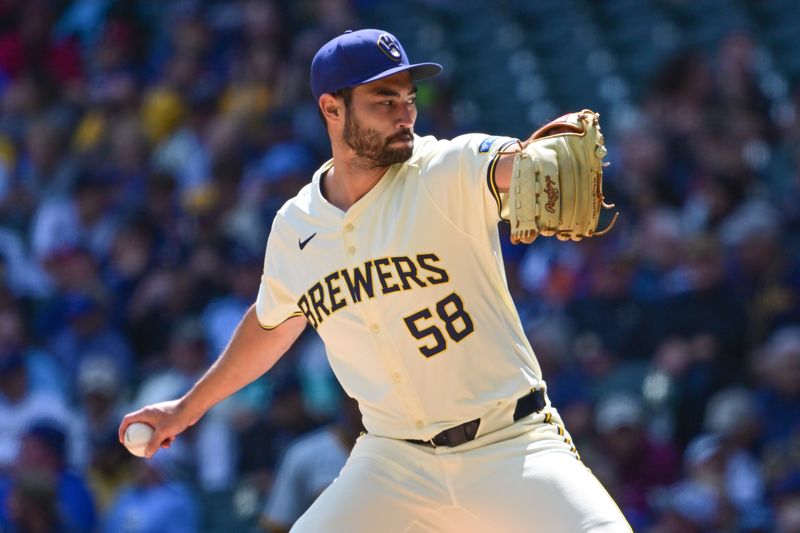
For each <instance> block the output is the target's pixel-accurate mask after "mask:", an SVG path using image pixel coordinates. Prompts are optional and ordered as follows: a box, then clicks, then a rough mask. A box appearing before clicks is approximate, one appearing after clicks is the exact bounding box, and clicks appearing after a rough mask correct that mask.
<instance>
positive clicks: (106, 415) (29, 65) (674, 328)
mask: <svg viewBox="0 0 800 533" xmlns="http://www.w3.org/2000/svg"><path fill="white" fill-rule="evenodd" d="M368 4H369V2H358V1H355V0H302V1H297V2H291V3H290V2H280V1H278V0H228V1H223V0H218V1H209V2H199V1H184V0H176V1H173V2H164V1H161V2H158V1H155V0H141V1H137V2H122V1H112V0H75V1H72V2H66V1H62V2H58V1H49V0H26V1H25V2H18V1H15V0H0V531H9V532H22V531H31V532H39V531H48V532H49V531H70V532H72V531H107V532H118V531H127V532H158V531H169V532H175V531H178V532H181V531H186V532H191V531H253V530H269V531H285V530H288V528H289V526H291V524H292V523H293V521H294V520H295V519H296V518H297V516H299V514H300V513H302V511H303V510H304V509H305V508H306V507H307V506H308V505H309V504H310V502H311V501H313V499H314V497H315V496H316V495H317V494H318V493H319V492H320V491H321V490H322V489H323V488H324V487H325V486H326V484H327V483H329V482H330V480H331V479H333V477H335V475H336V473H337V472H338V468H340V466H341V464H342V463H343V461H344V458H345V457H346V455H347V452H348V449H349V446H350V445H351V444H352V442H353V440H354V438H355V436H356V435H358V431H359V429H360V428H359V422H358V416H357V411H355V410H354V409H353V405H352V402H348V401H347V399H346V398H345V397H344V395H343V393H342V392H341V391H340V390H339V388H338V386H337V385H336V383H335V380H334V378H333V376H332V374H331V372H330V369H329V367H328V366H327V362H326V359H325V353H324V348H323V347H322V346H321V345H320V342H319V340H318V338H317V337H316V336H315V335H314V334H313V333H310V332H307V334H305V335H304V337H302V338H301V341H300V343H299V344H298V345H296V346H295V347H294V348H293V349H292V350H291V351H290V352H289V353H288V354H287V355H286V356H285V357H284V358H283V359H282V360H281V361H280V362H279V364H278V365H277V366H276V367H275V368H274V369H273V370H272V371H270V372H269V373H268V374H267V375H266V376H264V377H263V378H261V379H259V380H257V381H256V382H255V383H253V384H252V385H250V386H248V387H246V388H245V389H243V390H242V391H240V392H239V393H237V394H236V395H234V396H233V397H231V398H230V399H228V400H226V401H225V402H223V403H222V404H220V405H218V406H217V407H215V408H214V409H213V410H212V411H211V412H210V413H209V414H208V415H207V416H206V417H205V418H203V419H202V421H201V422H200V423H198V424H197V425H196V426H194V427H193V428H191V429H190V430H189V431H187V433H186V434H185V435H182V436H181V437H180V438H179V439H178V440H177V441H176V443H175V445H174V446H173V447H172V448H170V449H169V450H162V451H161V452H159V453H158V454H157V455H156V456H155V458H154V459H152V460H149V461H145V460H140V459H136V458H133V457H132V456H130V455H129V454H128V453H127V452H126V451H125V449H124V448H122V446H121V445H120V444H119V442H118V440H117V426H118V424H119V422H120V419H121V416H122V414H124V412H126V411H127V410H130V409H135V408H138V407H140V406H142V405H144V404H147V403H152V402H156V401H161V400H166V399H171V398H174V397H177V396H179V395H180V394H182V393H183V392H185V391H186V390H187V389H188V388H189V387H190V386H191V384H192V383H193V382H194V380H196V379H197V378H198V377H199V376H200V375H201V374H202V372H203V371H204V370H205V369H206V368H207V367H208V365H209V364H210V363H211V362H212V361H213V360H214V358H215V357H216V356H217V355H218V354H219V353H220V351H221V350H222V349H223V348H224V346H225V345H226V343H227V341H228V339H229V338H230V336H231V333H232V331H233V328H234V327H235V325H236V324H237V322H238V320H239V319H240V318H241V316H242V314H243V312H244V311H245V310H246V309H247V308H248V306H249V305H250V304H251V303H252V302H253V301H254V298H255V295H256V293H257V289H258V284H259V279H260V274H261V270H262V261H263V253H264V245H265V243H266V238H267V235H268V232H269V228H270V226H271V221H272V218H273V216H274V213H275V211H276V210H277V209H278V207H279V206H280V205H282V203H283V202H284V201H285V200H286V199H287V198H289V197H291V196H292V195H293V194H294V193H295V192H296V191H297V190H298V189H299V188H300V187H301V186H302V185H304V184H305V183H306V182H307V181H308V180H309V179H310V176H311V173H312V172H313V171H314V170H315V169H316V168H317V166H318V165H319V164H320V163H321V162H322V161H324V160H325V159H327V158H328V157H329V151H328V146H327V136H326V134H325V131H324V129H323V127H322V125H321V123H320V121H319V117H318V116H317V111H316V107H315V104H314V102H313V101H312V99H311V95H310V91H309V89H308V70H309V65H310V60H311V57H313V54H314V52H315V51H316V50H317V48H318V47H319V46H320V45H321V44H323V43H324V42H326V41H327V40H328V39H329V38H331V37H332V36H335V35H337V34H339V33H341V32H342V31H344V30H346V29H352V28H358V27H363V26H368V25H374V26H377V25H378V24H383V26H384V27H386V28H387V29H388V30H390V31H391V21H374V20H371V19H369V17H368V13H369V9H368V7H367V5H368ZM400 38H401V40H404V41H405V40H407V39H409V38H413V36H405V35H401V36H400ZM758 45H759V42H758V36H754V35H748V34H746V33H735V34H731V35H729V36H727V37H726V38H725V39H723V41H721V42H720V43H719V46H718V47H717V48H716V49H714V50H686V51H681V52H679V53H677V54H675V55H674V56H673V57H670V58H669V60H668V61H666V62H665V63H664V64H663V65H661V66H660V68H659V69H658V71H657V73H656V75H655V76H653V78H652V79H651V80H649V82H648V84H647V88H646V90H645V91H644V92H643V93H642V94H641V95H640V96H639V98H638V99H637V102H636V104H637V105H636V107H635V108H634V109H633V110H631V111H630V113H632V114H631V116H629V117H627V120H622V121H619V122H620V126H619V127H617V128H615V129H614V130H613V131H608V132H607V135H606V137H607V143H608V145H609V152H610V160H611V163H612V164H611V166H610V167H609V168H608V169H607V173H606V183H605V188H606V196H607V198H608V199H609V200H611V201H614V202H616V203H617V207H618V209H619V210H620V211H621V213H622V215H621V217H620V220H619V222H618V223H617V226H616V227H615V229H614V230H613V231H612V232H611V233H610V234H609V235H607V236H605V237H602V238H598V239H592V240H586V241H583V242H581V243H562V242H560V241H556V240H553V239H544V238H542V239H539V240H538V241H536V242H535V243H534V244H533V245H531V246H528V247H525V246H511V245H510V244H509V245H507V246H506V248H505V250H504V254H505V259H506V264H507V269H508V281H509V285H510V287H511V290H512V293H513V295H514V297H515V299H516V301H517V304H518V307H519V310H520V314H521V316H522V319H523V322H524V324H525V325H526V328H527V330H528V332H529V337H530V339H531V342H532V345H533V347H534V350H535V351H536V354H537V357H538V358H539V361H540V363H541V365H542V369H543V372H544V375H545V378H546V380H547V383H548V389H549V395H550V397H551V399H552V401H553V403H554V405H555V406H556V407H557V408H558V409H559V410H560V411H561V413H562V416H563V417H564V419H565V421H566V425H567V427H568V428H569V429H570V432H571V433H572V435H573V437H574V441H575V442H576V444H577V447H578V450H579V452H580V453H581V456H582V459H583V461H584V463H585V464H586V465H587V466H588V467H590V468H591V469H592V470H593V471H594V472H595V473H596V475H597V476H598V477H599V478H600V479H601V480H602V481H603V482H604V484H605V485H606V486H607V487H608V489H609V491H610V492H611V494H612V495H613V496H614V497H615V499H616V500H617V502H618V503H619V505H620V507H621V508H622V510H623V512H624V513H625V514H626V516H627V517H628V518H629V520H630V521H631V523H632V525H633V526H634V530H636V531H649V532H652V533H672V532H675V533H678V532H689V533H691V532H711V531H735V532H761V531H777V532H780V533H793V532H800V239H799V238H798V229H800V207H799V206H800V117H798V115H797V109H798V106H800V91H798V90H797V84H795V85H794V87H793V90H794V91H795V92H794V93H793V94H794V95H795V98H794V99H793V100H792V101H790V102H789V103H788V104H784V105H782V106H776V105H774V103H773V102H771V101H770V100H769V98H767V96H766V95H765V94H764V90H763V87H762V86H760V84H759V83H758V81H757V79H756V77H755V75H754V72H755V63H756V61H757V48H758ZM412 59H413V58H412ZM450 67H451V65H445V68H450ZM450 83H451V82H449V81H448V78H447V77H444V78H443V79H442V80H439V81H437V82H434V83H431V84H430V85H429V87H428V89H426V90H425V91H423V92H421V94H420V99H419V106H420V121H419V123H418V130H419V131H420V133H423V134H434V135H438V136H443V137H449V136H452V135H456V134H458V133H461V132H465V131H463V130H464V129H465V128H466V127H467V126H469V129H470V130H472V131H480V130H481V126H480V124H470V125H463V124H462V125H459V124H456V123H454V122H453V120H452V119H451V118H450V117H451V115H452V109H451V106H452V97H453V95H454V94H458V93H459V91H465V90H468V87H466V88H461V87H452V86H450V85H449V84H450ZM563 111H569V110H563ZM600 111H604V110H602V109H601V110H600ZM606 116H607V115H606ZM538 126H539V124H531V125H530V129H531V131H532V130H533V129H535V128H536V127H538ZM490 133H497V134H508V133H511V132H490ZM505 232H507V228H505V227H503V226H502V225H501V233H505Z"/></svg>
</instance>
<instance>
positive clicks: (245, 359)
mask: <svg viewBox="0 0 800 533" xmlns="http://www.w3.org/2000/svg"><path fill="white" fill-rule="evenodd" d="M305 324H306V323H305V320H303V319H301V318H290V319H289V320H287V321H286V322H284V323H283V324H281V325H280V326H279V327H277V328H275V329H272V330H265V329H263V328H262V327H261V326H260V325H259V323H258V318H257V317H256V311H255V306H251V307H250V309H249V310H248V311H247V312H246V313H245V315H244V317H243V318H242V321H241V322H240V323H239V325H238V327H237V328H236V331H235V332H234V334H233V337H232V338H231V341H230V342H229V343H228V346H227V347H226V348H225V350H223V352H222V354H221V355H220V356H219V358H218V359H217V360H216V362H214V364H213V365H212V366H211V368H209V369H208V371H206V373H205V374H204V375H203V377H202V378H200V380H199V381H198V382H197V383H195V385H194V386H193V387H192V389H191V390H190V391H189V392H187V393H186V395H185V396H184V397H183V398H181V401H180V409H181V410H183V411H184V412H185V414H186V416H188V417H189V418H190V419H191V423H194V422H196V421H197V420H198V419H199V418H200V417H201V416H203V415H204V414H205V413H206V412H207V411H208V410H209V409H211V408H212V407H213V406H214V405H216V404H217V403H219V402H221V401H222V400H224V399H225V398H227V397H228V396H230V395H231V394H234V393H235V392H236V391H238V390H239V389H241V388H242V387H244V386H246V385H248V384H249V383H251V382H252V381H254V380H256V379H257V378H258V377H260V376H261V375H262V374H264V372H266V371H267V370H269V369H270V368H272V366H273V365H274V364H275V363H276V362H277V361H278V360H279V359H280V358H281V356H283V354H284V353H286V351H287V350H288V349H289V348H290V347H291V345H292V344H293V343H294V341H295V340H297V338H298V337H299V336H300V333H302V331H303V329H304V328H305Z"/></svg>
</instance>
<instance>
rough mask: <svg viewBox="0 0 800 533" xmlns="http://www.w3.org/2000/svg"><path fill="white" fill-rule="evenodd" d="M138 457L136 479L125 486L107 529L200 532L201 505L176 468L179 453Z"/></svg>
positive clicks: (110, 513)
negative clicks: (150, 457) (146, 457)
mask: <svg viewBox="0 0 800 533" xmlns="http://www.w3.org/2000/svg"><path fill="white" fill-rule="evenodd" d="M166 451H167V453H163V454H159V455H160V457H158V458H155V457H154V458H153V460H149V459H148V460H144V459H139V460H136V466H135V473H134V479H133V481H132V483H130V485H129V486H128V487H126V488H124V489H122V490H121V491H120V493H119V496H118V497H117V498H116V500H115V501H114V503H113V504H112V506H111V508H110V509H109V511H108V515H107V516H106V519H105V521H104V524H103V527H102V531H103V532H104V533H118V532H120V531H125V532H126V533H196V532H199V531H201V527H200V508H199V506H198V502H197V499H196V498H195V497H194V496H193V495H192V492H191V490H190V489H189V487H188V486H187V484H186V483H184V482H182V481H178V478H177V476H176V474H175V472H174V466H175V465H174V461H175V455H176V454H175V453H174V452H173V453H170V452H172V450H166Z"/></svg>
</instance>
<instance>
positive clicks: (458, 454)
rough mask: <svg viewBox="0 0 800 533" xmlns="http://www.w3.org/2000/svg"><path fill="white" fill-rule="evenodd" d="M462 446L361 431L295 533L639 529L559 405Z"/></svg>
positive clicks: (599, 532) (603, 532)
mask: <svg viewBox="0 0 800 533" xmlns="http://www.w3.org/2000/svg"><path fill="white" fill-rule="evenodd" d="M548 412H549V413H550V416H547V420H548V421H549V422H545V414H544V413H538V414H534V415H531V416H529V417H526V418H523V419H522V420H520V421H518V422H516V423H515V424H512V425H511V426H508V427H507V428H504V429H502V430H499V431H495V432H493V433H489V434H487V435H483V436H480V437H478V438H477V439H475V440H473V441H471V442H468V443H466V444H463V445H462V446H459V447H457V448H455V449H452V448H436V449H434V448H429V447H426V446H421V445H417V444H410V443H407V442H405V441H402V440H396V439H388V438H382V437H377V436H373V435H365V436H362V437H361V438H360V439H359V440H358V442H357V443H356V445H355V447H354V448H353V451H352V453H351V455H350V458H349V459H348V461H347V464H346V465H345V466H344V468H343V469H342V472H341V474H340V475H339V477H338V478H337V479H336V481H334V482H333V484H332V485H331V486H330V487H329V488H328V489H327V490H325V491H324V492H323V493H322V495H321V496H320V497H319V498H318V499H317V501H316V502H314V504H313V505H312V506H311V508H310V509H309V510H308V511H307V512H306V513H305V514H304V515H303V516H302V517H301V518H300V519H299V520H298V522H297V523H296V524H295V526H294V527H293V528H292V532H296V533H320V532H326V533H328V532H330V533H362V532H363V533H421V532H430V533H449V532H452V533H523V532H525V533H539V532H541V533H561V532H563V533H576V532H581V531H591V532H593V533H612V532H613V533H630V532H631V528H630V526H629V525H628V523H627V521H626V520H625V518H624V517H623V516H622V513H621V512H620V510H619V508H618V507H617V505H616V504H615V503H614V501H613V500H612V499H611V497H610V496H609V495H608V493H607V492H606V490H605V489H604V488H603V487H602V486H601V485H600V483H599V482H598V481H597V479H596V478H595V477H594V475H593V474H592V473H591V472H590V471H589V470H588V469H587V468H586V467H585V466H584V465H583V463H581V462H580V460H579V459H578V457H577V456H576V455H575V453H574V452H572V451H571V449H572V445H571V444H570V441H569V437H568V435H566V434H565V432H564V430H563V426H562V425H561V424H560V419H559V418H558V414H557V412H556V411H555V410H554V409H548Z"/></svg>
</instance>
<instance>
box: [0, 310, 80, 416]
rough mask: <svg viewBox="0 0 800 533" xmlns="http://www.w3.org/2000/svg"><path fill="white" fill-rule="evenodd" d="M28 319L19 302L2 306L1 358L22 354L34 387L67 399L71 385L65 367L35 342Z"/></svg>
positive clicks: (65, 400) (32, 387)
mask: <svg viewBox="0 0 800 533" xmlns="http://www.w3.org/2000/svg"><path fill="white" fill-rule="evenodd" d="M24 320H25V319H24V316H23V314H22V311H21V309H20V308H18V307H17V306H8V307H0V354H2V355H0V359H2V358H3V357H8V358H11V359H13V358H14V357H15V356H18V357H22V359H23V361H24V366H25V372H26V375H27V380H28V384H29V387H30V390H31V391H34V392H36V393H39V394H48V395H49V394H52V395H55V396H57V397H58V398H59V399H60V400H61V401H62V402H63V403H66V402H67V401H68V400H69V390H70V386H69V384H68V382H67V378H66V376H65V375H64V373H63V368H61V366H60V365H59V364H58V362H57V361H56V360H55V358H53V356H52V355H51V354H50V353H48V352H46V351H45V350H42V349H41V348H38V347H36V346H35V345H33V344H32V343H31V339H30V335H29V332H28V331H26V328H25V323H24Z"/></svg>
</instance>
